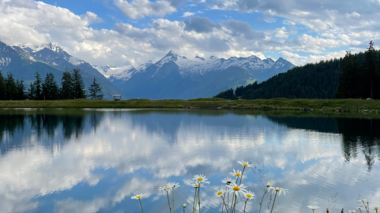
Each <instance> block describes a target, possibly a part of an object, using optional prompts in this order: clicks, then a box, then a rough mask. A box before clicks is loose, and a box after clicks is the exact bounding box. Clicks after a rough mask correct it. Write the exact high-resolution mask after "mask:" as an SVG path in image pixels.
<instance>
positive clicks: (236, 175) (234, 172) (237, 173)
mask: <svg viewBox="0 0 380 213" xmlns="http://www.w3.org/2000/svg"><path fill="white" fill-rule="evenodd" d="M230 175H231V176H235V177H239V178H241V179H244V178H247V176H246V175H243V174H242V172H241V171H239V170H236V171H235V169H234V171H233V172H230Z"/></svg>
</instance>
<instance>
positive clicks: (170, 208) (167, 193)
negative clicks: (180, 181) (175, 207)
mask: <svg viewBox="0 0 380 213" xmlns="http://www.w3.org/2000/svg"><path fill="white" fill-rule="evenodd" d="M166 195H167V197H168V205H169V210H170V213H172V207H170V201H169V192H168V191H166Z"/></svg>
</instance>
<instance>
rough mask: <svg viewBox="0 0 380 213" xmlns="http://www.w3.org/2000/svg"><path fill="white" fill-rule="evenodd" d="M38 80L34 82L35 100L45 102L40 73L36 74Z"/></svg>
mask: <svg viewBox="0 0 380 213" xmlns="http://www.w3.org/2000/svg"><path fill="white" fill-rule="evenodd" d="M34 77H35V78H36V81H34V83H33V84H34V99H35V100H43V99H44V96H43V93H42V84H43V82H42V78H41V75H40V73H38V72H36V75H35V76H34Z"/></svg>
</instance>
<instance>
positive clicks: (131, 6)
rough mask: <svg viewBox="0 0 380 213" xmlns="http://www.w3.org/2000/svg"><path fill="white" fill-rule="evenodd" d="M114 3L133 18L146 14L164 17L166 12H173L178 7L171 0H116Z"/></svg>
mask: <svg viewBox="0 0 380 213" xmlns="http://www.w3.org/2000/svg"><path fill="white" fill-rule="evenodd" d="M113 2H114V4H115V5H116V6H117V7H118V8H119V9H120V10H121V11H122V12H123V14H124V15H126V16H128V17H129V18H131V19H138V18H144V17H145V16H158V17H163V16H165V15H166V14H172V13H174V12H176V11H177V9H176V8H175V7H174V6H172V5H171V4H170V2H169V1H165V0H161V1H156V2H151V1H149V0H132V1H131V2H128V1H126V0H114V1H113Z"/></svg>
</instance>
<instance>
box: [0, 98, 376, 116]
mask: <svg viewBox="0 0 380 213" xmlns="http://www.w3.org/2000/svg"><path fill="white" fill-rule="evenodd" d="M0 108H172V109H173V108H200V109H258V110H299V111H305V110H306V111H338V112H368V113H378V112H380V100H360V99H330V100H328V99H285V98H276V99H257V100H235V101H232V100H225V99H219V98H205V99H202V98H201V99H193V100H147V99H131V100H125V101H117V102H115V101H105V100H102V101H92V100H85V99H81V100H57V101H32V100H25V101H0Z"/></svg>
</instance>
